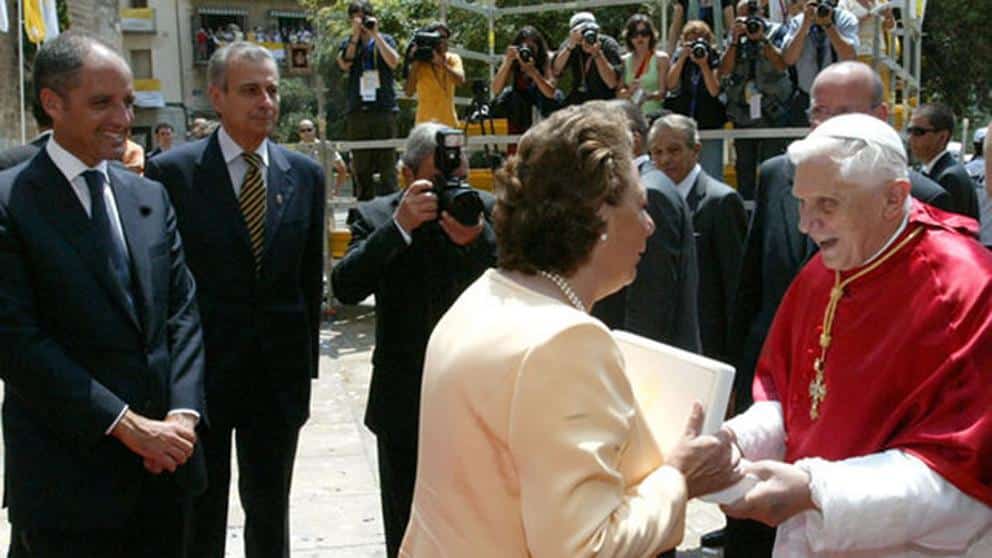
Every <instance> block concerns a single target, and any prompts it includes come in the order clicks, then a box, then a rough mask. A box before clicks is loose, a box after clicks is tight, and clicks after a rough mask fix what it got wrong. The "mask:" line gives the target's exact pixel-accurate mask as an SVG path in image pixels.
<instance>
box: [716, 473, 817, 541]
mask: <svg viewBox="0 0 992 558" xmlns="http://www.w3.org/2000/svg"><path fill="white" fill-rule="evenodd" d="M744 473H745V474H746V473H750V474H752V475H754V476H756V477H758V479H760V480H759V482H758V484H756V485H755V486H754V488H752V489H751V490H749V491H748V493H747V494H745V495H744V497H743V498H741V499H740V500H738V501H737V502H734V503H733V504H729V505H725V506H720V507H721V508H722V509H723V512H724V513H725V514H727V515H729V516H732V517H737V518H741V519H754V520H757V521H760V522H762V523H764V524H766V525H770V526H772V527H776V526H778V525H780V524H781V523H783V522H784V521H786V520H787V519H789V518H790V517H792V516H794V515H796V514H797V513H801V512H804V511H806V510H811V509H816V506H815V505H814V504H813V499H812V496H811V495H810V491H809V480H810V479H809V474H808V473H807V472H806V471H804V470H802V469H800V468H799V467H796V466H795V465H791V464H788V463H782V462H780V461H758V462H756V463H751V464H749V465H747V466H746V467H744Z"/></svg>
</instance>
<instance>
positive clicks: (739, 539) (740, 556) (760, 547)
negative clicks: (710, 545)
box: [723, 517, 775, 558]
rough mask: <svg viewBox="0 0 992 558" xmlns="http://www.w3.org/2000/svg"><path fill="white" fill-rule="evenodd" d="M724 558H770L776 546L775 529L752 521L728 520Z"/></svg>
mask: <svg viewBox="0 0 992 558" xmlns="http://www.w3.org/2000/svg"><path fill="white" fill-rule="evenodd" d="M726 541H727V542H726V546H725V547H724V548H723V556H724V558H770V557H771V555H772V547H774V546H775V528H774V527H769V526H767V525H765V524H764V523H760V522H758V521H751V520H750V519H734V518H733V517H728V518H727V539H726Z"/></svg>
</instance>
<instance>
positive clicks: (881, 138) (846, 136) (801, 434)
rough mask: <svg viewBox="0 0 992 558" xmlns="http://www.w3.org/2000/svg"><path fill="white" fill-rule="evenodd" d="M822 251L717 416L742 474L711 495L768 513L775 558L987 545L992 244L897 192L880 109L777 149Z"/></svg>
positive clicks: (990, 521)
mask: <svg viewBox="0 0 992 558" xmlns="http://www.w3.org/2000/svg"><path fill="white" fill-rule="evenodd" d="M789 157H790V159H792V161H793V163H795V164H796V166H797V168H796V177H795V183H794V186H793V194H794V195H795V196H796V197H797V198H798V199H799V201H800V203H799V205H800V225H799V228H800V229H801V230H802V232H804V233H806V234H808V235H809V236H810V238H812V239H813V241H815V242H816V243H817V245H818V246H819V248H820V251H819V253H818V254H817V255H816V256H814V257H813V259H812V260H811V261H810V263H809V264H807V265H806V267H805V268H803V270H802V271H801V272H800V273H799V275H798V276H797V277H796V279H795V281H794V282H793V283H792V285H791V286H790V288H789V290H788V292H787V293H786V295H785V298H784V299H783V301H782V304H781V306H780V307H779V309H778V313H777V314H776V316H775V321H774V323H773V325H772V329H771V333H770V335H769V337H768V339H767V341H766V343H765V346H764V349H763V352H762V355H761V358H760V360H759V363H758V366H757V369H756V373H755V381H754V399H755V404H754V405H753V406H752V407H751V408H750V409H749V410H748V411H747V412H745V413H744V414H742V415H739V416H738V417H735V418H734V419H732V420H730V421H728V422H727V423H726V424H725V425H724V429H725V430H726V431H727V432H728V433H729V434H730V435H731V437H732V438H733V439H734V440H735V442H736V444H737V446H738V447H739V449H740V450H741V452H742V454H743V457H744V458H745V460H744V461H742V463H743V468H744V471H745V472H746V473H748V474H750V475H751V476H752V478H753V479H754V480H756V481H757V483H756V484H755V486H754V487H753V488H751V489H750V490H749V491H748V492H747V493H746V494H745V496H743V497H742V498H741V499H739V500H738V501H737V502H735V503H733V504H730V505H727V506H724V511H725V512H726V513H727V514H728V515H731V516H734V517H746V518H752V519H758V520H760V521H763V522H765V523H767V524H769V525H772V526H778V531H777V534H776V540H775V550H774V554H773V555H774V556H776V557H778V556H781V557H786V556H788V557H792V556H802V557H811V556H816V557H826V556H830V557H845V558H852V557H859V558H860V557H868V556H870V557H872V558H880V557H900V558H906V557H917V556H966V555H967V556H992V535H990V534H989V533H990V526H992V508H990V505H992V410H990V409H992V255H990V254H989V252H988V251H987V250H986V249H985V248H983V247H982V246H981V245H980V244H979V243H978V242H976V240H975V238H974V237H975V235H976V232H977V224H976V222H975V221H974V220H973V219H970V218H967V217H963V216H959V215H953V214H950V213H945V212H943V211H940V210H938V209H935V208H932V207H930V206H927V205H924V204H921V203H919V202H917V201H915V200H913V199H912V198H910V197H909V189H910V185H909V181H908V179H907V171H906V152H905V149H904V147H903V144H902V141H901V140H900V138H899V136H898V134H896V132H895V131H894V130H893V129H892V128H891V127H889V125H888V124H886V123H885V122H883V121H881V120H879V119H877V118H873V117H871V116H868V115H863V114H849V115H843V116H837V117H834V118H831V119H830V120H828V121H826V122H824V123H823V124H820V125H819V126H818V127H817V128H816V129H815V130H814V131H813V132H812V133H811V134H810V135H809V136H808V137H807V138H806V139H805V140H803V141H799V142H796V143H794V144H792V146H791V147H790V148H789Z"/></svg>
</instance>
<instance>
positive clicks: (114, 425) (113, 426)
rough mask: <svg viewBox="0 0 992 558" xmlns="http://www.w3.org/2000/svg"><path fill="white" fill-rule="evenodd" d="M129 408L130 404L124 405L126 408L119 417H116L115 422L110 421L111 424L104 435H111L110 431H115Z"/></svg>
mask: <svg viewBox="0 0 992 558" xmlns="http://www.w3.org/2000/svg"><path fill="white" fill-rule="evenodd" d="M128 409H130V407H129V406H128V405H124V408H123V409H121V412H120V414H119V415H117V418H115V419H114V422H112V423H110V426H109V427H108V428H107V430H106V431H104V433H103V435H104V436H110V433H111V432H113V431H114V429H115V428H117V424H118V423H119V422H120V421H121V419H122V418H124V414H125V413H127V410H128Z"/></svg>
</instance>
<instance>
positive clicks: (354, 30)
mask: <svg viewBox="0 0 992 558" xmlns="http://www.w3.org/2000/svg"><path fill="white" fill-rule="evenodd" d="M363 29H364V27H362V18H360V17H353V18H351V36H352V37H355V38H356V39H357V38H358V37H360V36H361V35H362V30H363Z"/></svg>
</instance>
